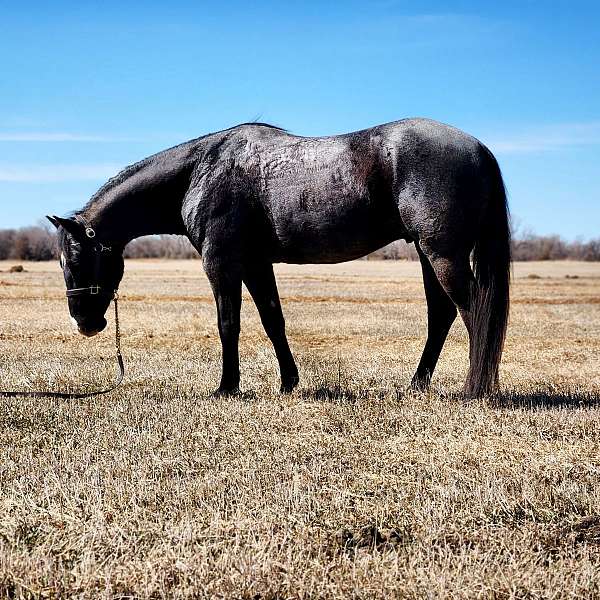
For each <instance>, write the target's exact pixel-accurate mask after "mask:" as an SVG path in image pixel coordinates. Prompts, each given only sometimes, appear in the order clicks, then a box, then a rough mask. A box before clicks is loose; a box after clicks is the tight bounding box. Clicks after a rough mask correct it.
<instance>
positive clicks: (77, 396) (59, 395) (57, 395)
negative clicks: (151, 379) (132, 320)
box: [0, 291, 125, 400]
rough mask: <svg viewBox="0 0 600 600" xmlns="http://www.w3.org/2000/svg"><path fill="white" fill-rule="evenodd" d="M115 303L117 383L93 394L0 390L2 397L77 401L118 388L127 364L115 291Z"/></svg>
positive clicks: (117, 298) (117, 297)
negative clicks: (122, 353)
mask: <svg viewBox="0 0 600 600" xmlns="http://www.w3.org/2000/svg"><path fill="white" fill-rule="evenodd" d="M113 301H114V303H115V350H116V353H117V367H118V369H119V372H118V374H117V378H116V379H115V382H114V383H113V384H112V385H111V386H110V387H108V388H106V389H104V390H96V391H91V392H17V391H12V390H11V391H7V392H3V391H2V390H0V396H4V397H5V398H15V397H17V396H24V397H26V398H64V399H70V400H77V399H80V398H90V397H91V396H100V395H101V394H108V392H112V391H113V390H115V389H116V388H118V387H119V386H120V385H121V383H122V381H123V377H125V363H124V362H123V356H122V355H121V329H120V327H119V305H118V302H119V294H118V293H117V292H116V291H115V295H114V297H113Z"/></svg>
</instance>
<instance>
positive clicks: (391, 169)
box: [48, 118, 511, 397]
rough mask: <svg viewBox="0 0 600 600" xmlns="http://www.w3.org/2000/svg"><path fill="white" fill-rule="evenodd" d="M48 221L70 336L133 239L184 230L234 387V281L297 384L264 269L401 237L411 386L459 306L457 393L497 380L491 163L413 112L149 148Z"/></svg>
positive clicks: (359, 252)
mask: <svg viewBox="0 0 600 600" xmlns="http://www.w3.org/2000/svg"><path fill="white" fill-rule="evenodd" d="M48 219H49V220H50V221H51V222H52V223H53V224H54V225H55V226H56V227H57V229H58V240H59V249H60V252H61V263H60V264H61V267H62V269H63V271H64V278H65V283H66V287H67V296H68V307H69V312H70V314H71V317H72V319H73V320H74V321H75V322H76V324H77V327H78V329H79V332H80V333H81V334H83V335H85V336H92V335H95V334H97V333H98V332H100V331H101V330H102V329H103V328H104V327H105V326H106V319H105V318H104V314H105V312H106V310H107V308H108V306H109V304H110V301H111V298H112V297H113V294H114V293H115V290H117V289H118V286H119V283H120V281H121V278H122V276H123V271H124V261H123V250H124V248H125V246H126V245H127V244H128V243H129V242H130V241H131V240H133V239H134V238H137V237H139V236H143V235H150V234H180V235H185V236H187V237H188V238H189V240H190V241H191V243H192V244H193V246H194V247H195V248H196V250H197V251H198V252H199V254H200V255H201V257H202V265H203V267H204V270H205V272H206V275H207V277H208V280H209V282H210V285H211V288H212V291H213V294H214V298H215V302H216V308H217V318H218V329H219V335H220V341H221V350H222V376H221V381H220V385H219V387H218V389H217V390H216V392H215V393H216V394H233V393H238V392H239V381H240V371H239V349H238V338H239V333H240V306H241V299H242V283H244V284H245V285H246V287H247V289H248V291H249V293H250V295H251V296H252V298H253V300H254V302H255V304H256V307H257V309H258V311H259V315H260V318H261V321H262V324H263V327H264V329H265V332H266V334H267V336H268V337H269V338H270V341H271V343H272V344H273V347H274V350H275V354H276V356H277V360H278V363H279V369H280V375H281V388H280V391H281V392H282V393H287V392H291V391H292V390H293V389H294V388H295V387H296V385H297V384H298V382H299V376H298V369H297V366H296V363H295V360H294V357H293V355H292V352H291V351H290V347H289V344H288V340H287V337H286V333H285V321H284V317H283V314H282V308H281V303H280V299H279V294H278V290H277V284H276V281H275V276H274V273H273V264H274V263H280V262H283V263H297V264H315V263H339V262H343V261H349V260H354V259H358V258H360V257H363V256H365V255H367V254H369V253H371V252H373V251H375V250H377V249H378V248H381V247H383V246H385V245H386V244H388V243H390V242H392V241H394V240H399V239H404V240H406V241H407V242H409V243H414V245H415V247H416V250H417V253H418V256H419V259H420V262H421V267H422V272H423V281H424V287H425V297H426V302H427V340H426V343H425V347H424V349H423V353H422V356H421V359H420V361H419V364H418V367H417V369H416V372H415V374H414V377H413V378H412V382H411V385H412V387H413V388H415V389H417V390H423V389H426V388H427V387H428V386H429V384H430V381H431V377H432V375H433V372H434V369H435V366H436V363H437V361H438V358H439V355H440V353H441V350H442V347H443V345H444V342H445V340H446V337H447V334H448V331H449V329H450V326H451V325H452V323H453V322H454V320H455V318H456V316H457V313H460V315H461V317H462V320H463V321H464V324H465V326H466V329H467V332H468V335H469V360H470V363H469V371H468V375H467V378H466V382H465V385H464V388H463V389H464V393H465V395H466V396H468V397H479V396H484V395H488V394H490V393H493V392H494V391H495V390H497V389H498V370H499V364H500V360H501V355H502V350H503V344H504V340H505V334H506V327H507V321H508V311H509V286H510V265H511V256H510V226H509V214H508V207H507V200H506V190H505V186H504V182H503V179H502V174H501V172H500V168H499V166H498V163H497V161H496V159H495V157H494V156H493V154H492V153H491V151H490V150H489V149H488V148H486V147H485V146H484V145H483V144H482V143H481V142H480V141H478V140H477V139H476V138H474V137H472V136H470V135H468V134H467V133H464V132H462V131H460V130H459V129H456V128H454V127H451V126H449V125H445V124H442V123H439V122H436V121H433V120H429V119H422V118H413V119H404V120H400V121H395V122H392V123H387V124H384V125H379V126H376V127H372V128H369V129H364V130H361V131H356V132H353V133H348V134H343V135H335V136H329V137H301V136H297V135H292V134H291V133H289V132H287V131H286V130H284V129H281V128H279V127H275V126H272V125H268V124H265V123H243V124H241V125H237V126H235V127H232V128H230V129H225V130H223V131H219V132H216V133H211V134H208V135H204V136H202V137H199V138H196V139H193V140H191V141H188V142H185V143H182V144H180V145H177V146H175V147H173V148H170V149H168V150H164V151H162V152H159V153H157V154H154V155H152V156H150V157H148V158H146V159H144V160H142V161H140V162H137V163H135V164H134V165H132V166H129V167H127V168H125V169H124V170H123V171H121V172H120V173H119V174H117V175H116V176H115V177H113V178H112V179H110V180H109V181H108V182H107V183H106V184H104V185H103V186H102V187H101V188H100V189H99V190H98V192H96V193H95V194H94V195H93V196H92V198H91V199H90V200H89V202H88V203H87V204H86V205H85V206H84V208H83V209H81V210H79V211H77V212H75V213H73V215H71V216H69V217H64V218H61V217H56V216H49V217H48Z"/></svg>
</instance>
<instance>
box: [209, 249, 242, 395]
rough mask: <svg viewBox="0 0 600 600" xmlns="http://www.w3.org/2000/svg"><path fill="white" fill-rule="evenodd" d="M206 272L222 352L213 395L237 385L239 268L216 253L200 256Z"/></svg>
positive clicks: (240, 278)
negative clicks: (221, 365) (221, 367)
mask: <svg viewBox="0 0 600 600" xmlns="http://www.w3.org/2000/svg"><path fill="white" fill-rule="evenodd" d="M202 262H203V265H204V270H205V271H206V275H207V277H208V280H209V282H210V285H211V287H212V290H213V294H214V296H215V302H216V304H217V317H218V322H219V336H220V338H221V347H222V352H223V355H222V356H223V371H222V375H221V383H220V385H219V388H218V389H217V390H216V392H215V393H216V394H234V393H236V392H238V391H239V385H240V357H239V348H238V342H239V337H240V308H241V304H242V270H241V264H240V263H237V264H236V263H232V262H231V261H228V260H226V259H223V258H222V257H219V256H211V255H210V254H207V255H204V256H203V261H202Z"/></svg>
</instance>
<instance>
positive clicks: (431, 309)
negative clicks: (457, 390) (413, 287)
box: [411, 243, 457, 390]
mask: <svg viewBox="0 0 600 600" xmlns="http://www.w3.org/2000/svg"><path fill="white" fill-rule="evenodd" d="M415 247H416V249H417V252H418V253H419V259H420V260H421V268H422V271H423V284H424V286H425V298H426V299H427V342H426V343H425V348H424V349H423V354H422V356H421V360H420V361H419V366H418V367H417V371H416V373H415V374H414V377H413V378H412V382H411V387H412V388H413V389H417V390H419V389H426V388H427V387H429V383H430V381H431V377H432V376H433V371H434V370H435V366H436V364H437V361H438V358H439V357H440V352H441V351H442V347H443V345H444V342H445V341H446V337H447V335H448V331H450V327H451V326H452V323H453V322H454V319H455V318H456V313H457V311H456V306H455V305H454V303H453V302H452V300H451V299H450V297H449V296H448V294H447V293H446V292H445V291H444V288H443V287H442V286H441V284H440V282H439V281H438V279H437V277H436V274H435V272H434V270H433V268H432V266H431V264H430V262H429V259H428V258H427V257H426V256H425V254H423V251H422V250H421V248H420V247H419V244H418V243H415Z"/></svg>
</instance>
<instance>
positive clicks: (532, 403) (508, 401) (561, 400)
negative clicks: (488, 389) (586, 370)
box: [489, 389, 600, 410]
mask: <svg viewBox="0 0 600 600" xmlns="http://www.w3.org/2000/svg"><path fill="white" fill-rule="evenodd" d="M489 406H491V407H492V408H499V409H503V408H507V409H526V410H542V409H552V408H559V409H571V410H572V409H580V408H597V407H599V406H600V394H599V393H598V392H589V391H578V390H569V389H566V390H564V389H563V390H552V389H546V390H544V389H540V390H534V391H532V392H522V391H519V390H505V391H503V392H501V393H499V394H497V395H494V396H493V397H491V398H490V399H489Z"/></svg>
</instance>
